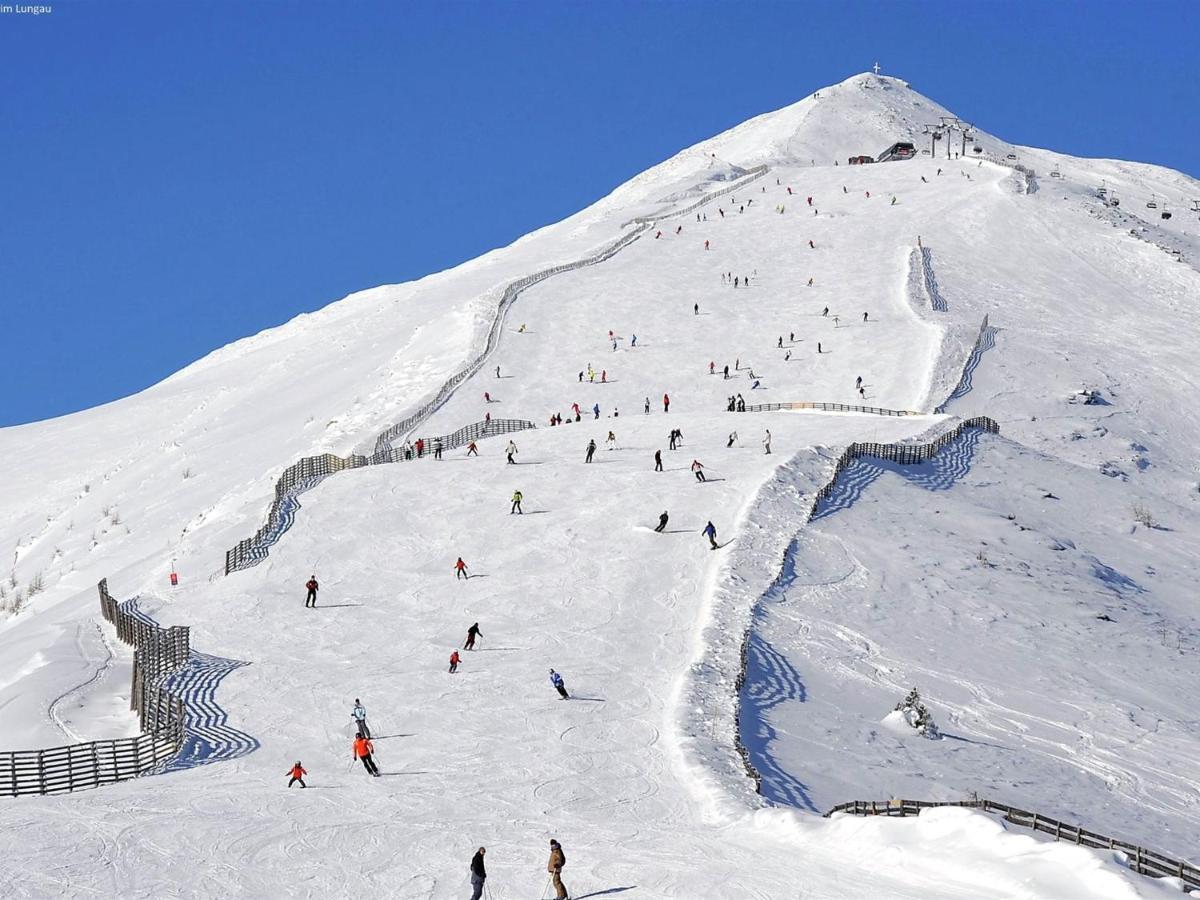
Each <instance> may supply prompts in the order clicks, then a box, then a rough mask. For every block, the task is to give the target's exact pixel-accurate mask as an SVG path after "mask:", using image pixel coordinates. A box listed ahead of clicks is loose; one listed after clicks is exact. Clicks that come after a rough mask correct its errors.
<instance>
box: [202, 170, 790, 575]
mask: <svg viewBox="0 0 1200 900" xmlns="http://www.w3.org/2000/svg"><path fill="white" fill-rule="evenodd" d="M766 173H767V167H766V166H755V167H754V168H751V169H746V170H745V174H744V175H743V176H742V177H740V178H738V179H737V180H736V181H735V182H733V183H732V184H730V185H728V186H727V187H724V188H721V189H720V190H717V191H713V192H711V193H709V194H706V195H705V196H704V197H703V198H701V199H700V200H698V201H697V202H695V203H693V204H691V205H689V206H686V207H684V208H683V209H678V210H672V211H670V212H665V213H663V214H661V215H657V216H638V217H637V218H635V219H632V220H630V221H629V222H626V223H624V225H622V227H625V226H626V225H631V224H632V225H636V226H637V227H636V228H634V229H633V230H632V231H630V232H629V233H628V234H623V235H621V237H620V238H618V239H617V240H615V241H613V242H612V243H610V244H608V245H606V246H605V247H603V248H602V249H601V250H599V251H598V252H596V253H594V254H592V255H591V256H588V257H585V258H583V259H579V260H575V261H574V262H569V263H563V264H562V265H558V266H551V267H549V268H547V269H542V270H541V271H538V272H535V273H533V274H532V275H526V276H525V277H523V278H518V279H517V280H516V281H513V282H511V283H510V284H509V285H508V286H506V287H505V288H504V291H503V293H502V294H501V295H500V301H499V303H497V305H496V313H495V315H494V316H493V317H492V324H491V326H490V327H489V328H488V333H487V339H486V340H485V341H484V345H483V350H482V351H481V352H480V353H479V355H477V356H476V357H475V358H474V359H472V360H471V361H470V362H468V363H467V364H466V365H465V366H464V367H463V368H462V369H461V370H459V371H458V372H457V373H455V374H454V375H452V376H450V377H449V378H448V379H446V381H445V382H444V383H443V384H442V386H441V387H439V388H438V390H437V392H436V393H435V394H434V395H433V397H432V398H431V399H430V400H428V401H426V402H425V403H423V404H422V405H421V406H420V407H418V408H417V409H416V410H415V411H414V412H413V413H411V414H410V415H409V416H407V417H406V418H404V419H402V420H400V421H399V422H396V423H395V424H394V425H391V426H390V427H388V428H386V429H384V430H383V431H382V432H380V433H379V435H378V436H377V437H376V438H375V446H374V450H373V452H372V453H371V454H370V455H369V456H367V455H365V454H357V453H352V454H351V455H349V456H345V457H341V456H337V455H336V454H333V453H322V454H320V455H317V456H306V457H304V458H302V459H300V460H299V461H298V462H295V463H292V465H290V466H288V467H287V468H286V469H284V470H283V473H282V474H281V475H280V476H279V479H278V480H277V481H276V482H275V497H274V499H273V500H272V501H271V506H270V508H269V509H268V510H267V521H266V523H265V524H264V525H263V526H262V527H261V528H259V529H258V531H257V532H255V534H254V536H253V537H249V538H246V539H245V540H243V541H239V542H238V543H237V544H235V545H234V546H233V547H231V548H230V549H229V550H227V551H226V552H225V574H226V575H229V574H231V573H233V572H237V571H239V570H241V569H248V568H250V567H251V566H256V565H258V564H259V563H260V562H262V561H263V560H264V559H266V558H267V554H268V553H269V552H270V548H271V546H272V545H274V544H275V543H276V542H277V541H278V540H279V539H280V538H281V537H282V536H283V534H284V533H285V532H286V531H287V530H288V529H289V528H291V527H292V523H293V522H294V521H295V515H296V510H297V509H299V508H300V503H299V501H298V500H297V497H298V496H299V495H300V494H302V493H304V492H305V491H308V490H311V489H312V488H314V487H316V486H317V485H318V484H320V483H321V482H322V481H324V480H325V479H326V478H328V477H329V476H330V475H333V474H335V473H337V472H342V471H345V470H346V469H357V468H361V467H363V466H375V465H384V464H387V463H393V462H399V461H400V460H401V459H402V458H403V456H402V455H401V454H398V453H397V452H396V451H395V450H394V449H393V447H392V444H393V443H395V442H396V441H397V440H399V439H400V438H401V437H403V436H404V435H408V434H411V433H412V432H413V430H414V429H416V428H417V427H418V426H419V425H420V424H421V423H422V422H424V421H425V420H426V419H428V418H429V417H430V416H431V415H433V413H435V412H436V411H437V410H438V409H440V408H441V406H442V405H443V404H444V403H445V402H446V401H447V400H449V399H450V397H451V396H452V395H453V394H454V391H455V390H456V389H457V388H458V386H459V385H460V384H462V383H463V382H464V381H466V380H467V379H468V378H470V377H472V376H473V375H475V374H476V373H477V372H479V371H480V370H481V369H482V368H483V366H484V364H485V363H486V362H487V361H488V358H489V357H491V355H492V353H493V352H494V351H495V349H496V347H497V346H498V345H499V343H500V332H501V329H503V327H504V320H505V318H506V317H507V315H508V311H509V309H510V308H511V307H512V305H513V303H514V302H515V301H516V299H517V297H519V296H520V295H521V293H522V292H524V291H526V290H528V289H529V288H531V287H533V286H534V285H535V284H540V283H541V282H543V281H545V280H546V279H547V278H552V277H554V276H555V275H560V274H562V273H563V272H572V271H575V270H576V269H583V268H586V267H588V266H594V265H597V264H599V263H602V262H605V261H606V260H608V259H611V258H612V257H613V256H615V255H616V254H617V253H620V252H621V251H622V250H624V249H625V248H626V247H628V246H629V245H630V244H632V243H633V242H634V241H636V240H638V238H640V237H641V236H642V235H643V234H645V233H646V232H647V231H649V230H650V228H651V227H653V225H654V223H655V222H656V221H659V220H662V219H669V218H673V217H675V216H682V215H686V214H687V213H690V212H694V211H695V210H697V209H699V208H700V207H701V206H704V205H705V204H706V203H708V202H709V201H711V200H713V199H715V198H716V197H719V196H721V195H723V194H727V193H729V192H731V191H736V190H738V189H739V188H741V187H744V186H745V185H747V184H749V183H750V182H752V181H754V180H756V179H758V178H761V177H762V176H763V175H765V174H766ZM534 427H535V426H534V424H533V423H532V422H527V421H523V420H517V419H499V420H496V419H493V420H492V421H491V422H490V423H484V422H477V423H476V424H475V425H468V426H465V427H464V428H460V429H459V430H458V431H456V432H454V433H453V434H450V435H445V436H443V437H441V438H425V439H424V441H425V444H426V445H427V446H428V447H429V448H430V449H431V450H432V448H433V445H434V443H435V442H436V441H438V440H440V441H441V442H442V449H443V450H451V449H453V448H454V447H456V446H459V445H460V444H464V443H466V442H467V441H470V440H478V439H480V438H484V437H491V436H493V435H496V434H503V433H506V432H511V431H521V430H523V429H526V428H534ZM472 429H475V430H474V431H472ZM464 434H470V436H467V437H461V436H462V435H464ZM454 440H458V443H452V441H454Z"/></svg>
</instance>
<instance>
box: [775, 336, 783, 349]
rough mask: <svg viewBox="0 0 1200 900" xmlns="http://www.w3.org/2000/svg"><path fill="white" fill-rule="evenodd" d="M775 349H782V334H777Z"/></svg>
mask: <svg viewBox="0 0 1200 900" xmlns="http://www.w3.org/2000/svg"><path fill="white" fill-rule="evenodd" d="M775 349H776V350H782V349H783V335H782V334H781V335H780V336H779V340H778V341H776V342H775Z"/></svg>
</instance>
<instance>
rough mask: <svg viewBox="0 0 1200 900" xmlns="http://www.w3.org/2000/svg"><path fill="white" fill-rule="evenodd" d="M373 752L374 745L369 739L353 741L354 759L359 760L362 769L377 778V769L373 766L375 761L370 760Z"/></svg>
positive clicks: (360, 738) (359, 738)
mask: <svg viewBox="0 0 1200 900" xmlns="http://www.w3.org/2000/svg"><path fill="white" fill-rule="evenodd" d="M374 752H375V745H374V744H372V743H371V739H370V738H365V737H357V738H355V739H354V758H355V759H361V760H362V764H363V768H364V769H366V770H367V771H368V772H370V773H371V774H372V775H374V776H375V777H376V778H378V777H379V769H378V768H377V767H376V766H375V760H373V759H371V754H372V753H374Z"/></svg>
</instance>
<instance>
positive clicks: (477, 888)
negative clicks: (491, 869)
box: [471, 847, 487, 900]
mask: <svg viewBox="0 0 1200 900" xmlns="http://www.w3.org/2000/svg"><path fill="white" fill-rule="evenodd" d="M485 853H487V848H486V847H480V848H479V849H478V850H477V851H476V852H475V855H474V856H472V857H471V890H472V891H473V893H472V894H471V900H479V898H480V897H482V896H483V883H484V882H485V881H487V869H485V868H484V867H483V854H485Z"/></svg>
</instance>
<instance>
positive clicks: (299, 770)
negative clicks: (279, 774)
mask: <svg viewBox="0 0 1200 900" xmlns="http://www.w3.org/2000/svg"><path fill="white" fill-rule="evenodd" d="M288 774H289V775H291V776H292V780H291V781H289V782H288V787H291V786H292V785H293V784H295V783H296V782H297V781H298V782H300V787H308V785H307V784H305V783H304V776H305V775H307V774H308V772H306V771H305V770H304V766H302V765H300V760H296V764H295V765H294V766H292V768H291V769H290V770H289V771H288Z"/></svg>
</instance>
